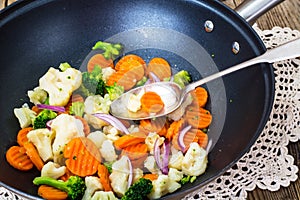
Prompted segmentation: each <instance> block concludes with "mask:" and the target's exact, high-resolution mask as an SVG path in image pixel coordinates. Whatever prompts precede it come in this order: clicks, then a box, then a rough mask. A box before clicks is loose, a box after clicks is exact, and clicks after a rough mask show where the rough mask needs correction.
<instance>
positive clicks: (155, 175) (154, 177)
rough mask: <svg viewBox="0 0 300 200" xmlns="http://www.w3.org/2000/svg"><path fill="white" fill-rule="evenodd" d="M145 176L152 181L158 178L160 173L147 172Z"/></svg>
mask: <svg viewBox="0 0 300 200" xmlns="http://www.w3.org/2000/svg"><path fill="white" fill-rule="evenodd" d="M143 178H146V179H149V180H150V181H155V180H156V179H158V174H145V175H144V176H143Z"/></svg>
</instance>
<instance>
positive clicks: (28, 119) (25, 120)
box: [14, 103, 36, 128]
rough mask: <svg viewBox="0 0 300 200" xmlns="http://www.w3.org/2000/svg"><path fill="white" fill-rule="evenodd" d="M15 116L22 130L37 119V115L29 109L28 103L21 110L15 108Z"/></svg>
mask: <svg viewBox="0 0 300 200" xmlns="http://www.w3.org/2000/svg"><path fill="white" fill-rule="evenodd" d="M14 114H15V116H16V117H17V119H18V121H19V124H20V127H21V128H25V127H28V126H29V125H31V124H32V121H33V119H34V118H35V117H36V113H35V112H34V111H32V110H31V109H30V108H29V106H28V104H27V103H25V104H23V106H22V107H21V108H15V109H14Z"/></svg>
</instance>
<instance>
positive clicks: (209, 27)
mask: <svg viewBox="0 0 300 200" xmlns="http://www.w3.org/2000/svg"><path fill="white" fill-rule="evenodd" d="M204 27H205V31H206V32H208V33H210V32H212V31H213V30H214V23H212V21H210V20H206V21H205V23H204Z"/></svg>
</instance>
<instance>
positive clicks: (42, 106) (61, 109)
mask: <svg viewBox="0 0 300 200" xmlns="http://www.w3.org/2000/svg"><path fill="white" fill-rule="evenodd" d="M37 107H38V108H39V109H47V110H52V111H55V112H65V111H66V109H65V107H63V106H51V105H47V104H37Z"/></svg>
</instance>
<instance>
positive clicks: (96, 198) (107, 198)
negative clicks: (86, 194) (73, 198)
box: [91, 191, 118, 200]
mask: <svg viewBox="0 0 300 200" xmlns="http://www.w3.org/2000/svg"><path fill="white" fill-rule="evenodd" d="M91 200H118V199H117V198H116V197H115V195H114V193H113V192H112V191H109V192H104V191H97V192H95V194H94V195H93V197H92V199H91Z"/></svg>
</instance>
